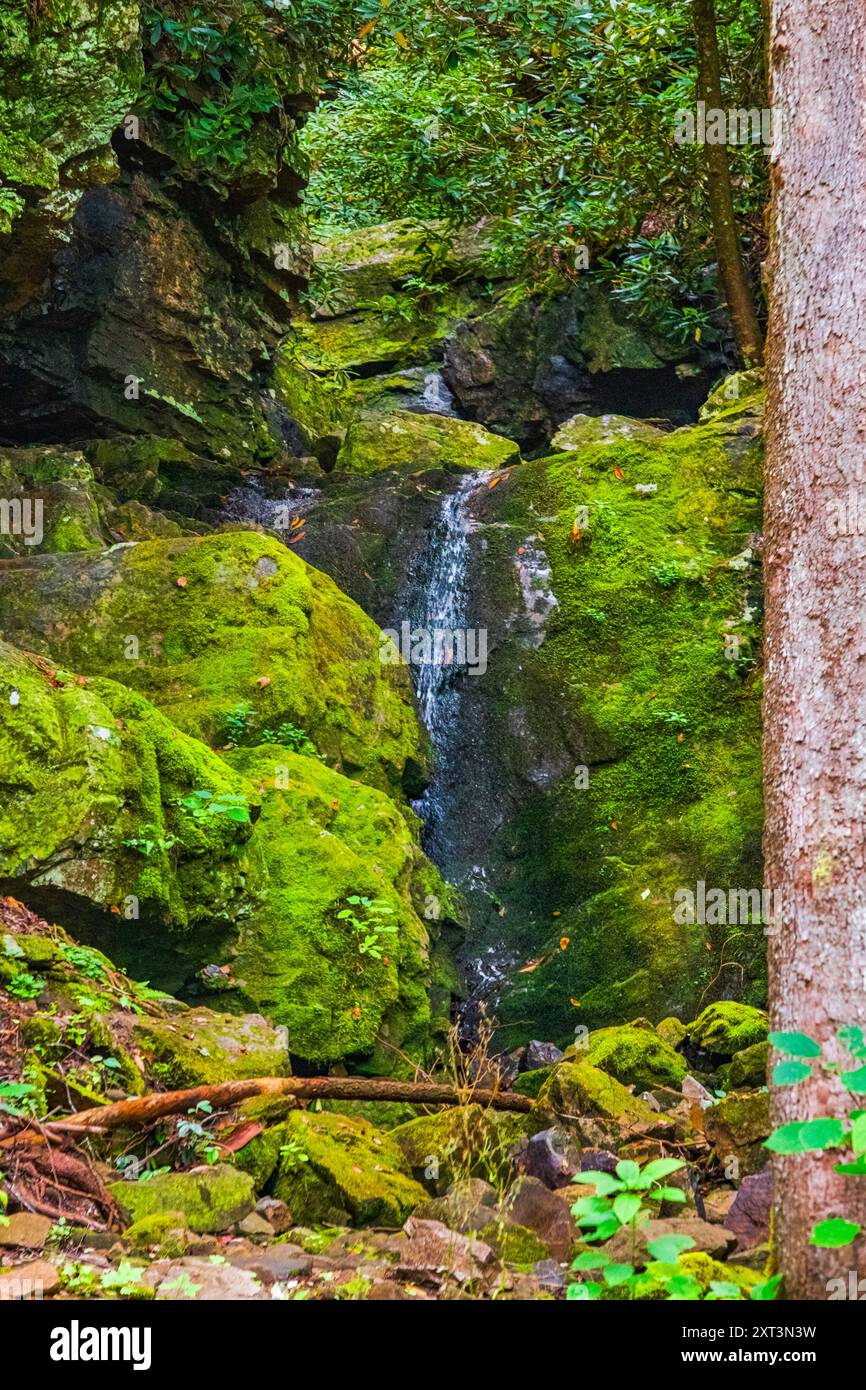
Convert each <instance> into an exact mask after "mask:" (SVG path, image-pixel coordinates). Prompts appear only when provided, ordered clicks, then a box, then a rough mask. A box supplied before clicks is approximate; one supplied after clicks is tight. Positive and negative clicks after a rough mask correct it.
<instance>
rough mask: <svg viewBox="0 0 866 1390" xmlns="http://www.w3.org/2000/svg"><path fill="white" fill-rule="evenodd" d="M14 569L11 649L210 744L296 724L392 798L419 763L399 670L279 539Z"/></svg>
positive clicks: (3, 570)
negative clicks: (138, 698) (120, 689)
mask: <svg viewBox="0 0 866 1390" xmlns="http://www.w3.org/2000/svg"><path fill="white" fill-rule="evenodd" d="M17 563H18V562H15V561H10V562H9V563H8V564H6V565H3V566H0V607H2V609H3V618H2V620H0V621H2V624H3V628H4V630H5V634H6V635H7V636H10V640H12V641H16V640H20V642H21V643H22V645H24V646H26V647H27V648H28V649H29V650H34V651H35V650H40V651H42V652H44V653H45V654H46V655H48V656H50V658H51V659H52V660H53V661H54V662H55V663H58V664H60V665H62V666H65V667H67V668H68V669H71V670H74V671H76V672H77V673H81V674H84V675H85V676H88V677H89V676H97V675H99V676H108V677H111V678H112V679H113V680H116V681H119V682H122V683H123V684H125V685H127V686H129V687H132V688H134V689H135V690H137V691H138V692H139V693H141V694H144V695H145V696H147V698H148V699H150V700H152V701H153V703H154V704H155V705H157V706H158V707H159V708H160V709H161V710H162V711H163V713H164V714H166V715H167V716H168V717H169V718H170V719H171V720H172V721H174V722H175V723H176V725H177V727H178V728H180V729H182V730H183V731H184V732H186V733H188V734H191V735H193V736H194V737H196V738H199V739H201V740H202V741H203V742H205V743H208V744H211V745H212V746H216V747H224V746H225V745H226V744H228V743H229V742H231V741H232V739H234V741H235V742H241V743H243V744H245V745H247V744H249V745H252V744H256V743H258V744H261V743H263V742H267V741H270V742H274V741H276V736H277V735H278V734H279V731H280V726H281V725H292V726H293V727H294V729H295V730H296V731H297V730H299V729H300V730H302V731H304V732H305V733H306V735H307V737H308V739H310V740H312V743H313V744H314V745H315V747H316V749H317V750H318V751H319V753H320V754H322V756H323V757H325V758H326V759H327V760H328V762H329V763H330V764H331V765H332V766H333V767H335V768H336V769H338V770H339V771H342V772H345V773H346V774H347V775H350V776H357V777H359V778H361V779H362V780H364V781H368V782H370V783H372V784H373V785H375V786H379V787H381V788H383V789H385V790H389V791H391V792H397V793H398V794H402V789H403V779H404V774H407V772H408V771H409V770H411V773H412V775H413V776H414V778H415V780H416V782H417V779H418V776H419V773H420V771H421V769H423V767H424V766H425V765H426V743H425V741H424V739H423V736H422V734H421V731H420V728H419V725H418V722H417V719H416V716H415V712H414V709H413V706H412V698H411V685H410V682H409V677H408V674H407V671H406V669H405V667H403V666H401V665H395V664H392V663H388V662H384V661H382V660H381V659H380V654H381V646H382V640H381V633H380V630H379V628H378V627H377V626H376V624H375V623H373V622H372V620H371V619H370V618H368V617H367V616H366V614H364V613H363V612H362V611H361V609H360V608H358V607H357V606H356V604H354V603H353V602H352V600H351V599H349V598H347V597H346V596H345V595H344V594H342V593H341V592H340V591H339V589H337V587H336V586H335V585H334V583H333V582H332V580H330V579H329V578H327V576H326V575H324V574H322V573H321V572H320V571H318V570H315V569H313V568H312V567H311V566H309V565H307V564H305V563H304V561H303V560H301V559H299V558H298V556H296V555H294V554H292V552H291V551H290V550H288V549H287V548H286V546H284V545H281V544H280V543H279V542H278V541H276V540H273V539H270V538H269V537H266V536H263V535H259V534H256V533H253V532H220V533H219V534H217V535H212V536H203V537H193V538H183V539H179V540H153V541H143V542H141V543H140V544H137V545H129V546H121V547H117V548H115V549H112V550H111V551H109V552H108V553H107V554H103V555H89V554H88V555H84V554H82V555H76V556H75V557H74V559H73V558H72V557H69V556H63V557H56V556H49V555H45V556H39V557H33V558H32V559H28V561H27V565H28V570H27V583H26V584H23V583H22V582H21V580H22V576H21V573H20V571H19V569H18V567H17ZM22 563H23V562H22ZM13 629H14V632H15V634H17V635H16V636H11V634H12V632H13ZM269 734H270V737H268V735H269ZM200 785H205V786H206V785H207V784H206V783H201V784H200Z"/></svg>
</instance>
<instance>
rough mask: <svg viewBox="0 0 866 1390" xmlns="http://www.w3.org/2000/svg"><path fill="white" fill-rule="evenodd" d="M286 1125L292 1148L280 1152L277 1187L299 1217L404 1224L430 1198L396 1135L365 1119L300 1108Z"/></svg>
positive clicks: (276, 1192) (274, 1188) (274, 1184)
mask: <svg viewBox="0 0 866 1390" xmlns="http://www.w3.org/2000/svg"><path fill="white" fill-rule="evenodd" d="M281 1128H282V1130H283V1134H284V1136H285V1139H284V1145H285V1144H288V1145H290V1146H291V1147H290V1149H289V1152H288V1153H287V1154H283V1155H281V1156H280V1159H279V1162H278V1165H277V1171H276V1175H275V1177H274V1178H273V1181H272V1191H273V1194H274V1196H276V1197H280V1198H282V1200H283V1201H285V1202H287V1203H288V1205H289V1207H290V1208H291V1210H292V1213H293V1214H294V1216H295V1218H296V1219H297V1220H299V1221H302V1222H311V1221H313V1222H318V1221H329V1220H333V1219H334V1214H336V1213H339V1212H348V1213H349V1216H350V1217H351V1219H352V1221H353V1222H354V1224H356V1225H380V1226H402V1224H403V1222H404V1221H405V1219H406V1217H407V1216H409V1215H410V1213H411V1212H412V1211H413V1210H414V1208H415V1207H416V1206H418V1205H419V1203H421V1202H422V1201H424V1200H425V1198H426V1193H425V1191H424V1189H423V1187H421V1186H420V1184H419V1183H416V1182H415V1181H414V1180H413V1179H412V1178H411V1177H409V1176H408V1173H407V1171H406V1164H405V1160H404V1158H403V1155H402V1153H401V1151H400V1149H399V1148H398V1147H397V1145H396V1143H395V1142H394V1140H393V1138H392V1136H391V1135H388V1134H385V1133H384V1132H383V1131H380V1130H377V1129H375V1128H374V1127H373V1125H370V1124H368V1123H367V1122H366V1121H365V1120H356V1119H350V1118H349V1117H348V1116H345V1115H332V1114H328V1113H327V1112H324V1111H322V1112H319V1113H316V1112H313V1111H303V1112H301V1111H298V1112H297V1113H295V1114H292V1115H290V1116H289V1118H288V1119H287V1121H286V1123H285V1125H284V1126H282V1127H281Z"/></svg>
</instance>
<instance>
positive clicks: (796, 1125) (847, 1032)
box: [764, 1026, 866, 1250]
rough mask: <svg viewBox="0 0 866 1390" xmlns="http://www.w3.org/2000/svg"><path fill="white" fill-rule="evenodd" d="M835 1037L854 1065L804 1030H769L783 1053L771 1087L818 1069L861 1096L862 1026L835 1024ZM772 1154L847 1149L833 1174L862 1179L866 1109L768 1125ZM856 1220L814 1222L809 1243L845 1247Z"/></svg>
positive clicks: (795, 1082)
mask: <svg viewBox="0 0 866 1390" xmlns="http://www.w3.org/2000/svg"><path fill="white" fill-rule="evenodd" d="M836 1039H837V1041H838V1042H839V1043H841V1044H842V1047H843V1048H845V1050H846V1051H847V1052H848V1054H849V1056H850V1057H851V1060H852V1062H853V1063H854V1064H855V1065H852V1066H847V1067H844V1066H842V1065H841V1064H840V1063H839V1062H834V1061H832V1060H831V1059H830V1058H828V1057H827V1056H825V1054H824V1050H823V1048H822V1047H821V1045H820V1043H817V1042H816V1041H815V1040H814V1038H810V1037H809V1035H808V1034H807V1033H771V1034H770V1043H771V1045H772V1046H773V1047H774V1048H776V1049H777V1051H779V1052H781V1053H783V1054H784V1056H785V1061H783V1062H777V1063H776V1065H775V1067H774V1068H773V1085H774V1086H799V1085H801V1083H802V1082H804V1081H809V1080H811V1079H812V1077H813V1075H814V1074H815V1072H816V1071H818V1070H820V1071H822V1072H824V1073H825V1074H826V1075H828V1076H836V1077H838V1079H839V1081H841V1083H842V1085H843V1086H844V1087H845V1089H846V1090H848V1091H850V1092H851V1093H852V1095H861V1096H862V1095H864V1094H866V1039H864V1036H863V1030H862V1028H857V1027H853V1026H846V1027H844V1028H840V1029H839V1031H838V1032H837V1034H836ZM764 1147H765V1148H767V1149H770V1150H771V1151H772V1152H773V1153H778V1154H805V1153H820V1152H821V1151H822V1150H825V1149H850V1150H851V1153H852V1161H851V1162H848V1161H845V1162H840V1163H836V1164H834V1166H833V1171H834V1173H841V1174H843V1175H844V1176H845V1177H866V1110H863V1109H860V1108H857V1107H852V1109H851V1110H850V1112H849V1115H848V1120H847V1123H846V1121H844V1120H841V1119H837V1118H835V1117H833V1116H823V1117H820V1118H818V1119H813V1120H794V1121H792V1122H790V1123H788V1124H784V1125H780V1126H779V1127H778V1129H774V1130H773V1133H772V1134H771V1135H770V1137H769V1139H768V1140H767V1141H766V1144H765V1145H764ZM860 1231H861V1227H860V1225H859V1224H858V1223H857V1222H856V1221H849V1220H848V1219H847V1218H846V1217H844V1216H834V1217H831V1218H829V1219H828V1220H826V1221H819V1222H818V1224H817V1225H816V1226H815V1227H814V1229H813V1231H812V1234H811V1237H810V1244H812V1245H817V1246H820V1247H821V1248H822V1249H826V1250H834V1249H838V1248H839V1247H840V1246H843V1245H850V1244H851V1243H852V1242H853V1241H854V1240H856V1238H857V1236H858V1235H859V1234H860Z"/></svg>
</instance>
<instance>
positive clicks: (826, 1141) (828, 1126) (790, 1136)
mask: <svg viewBox="0 0 866 1390" xmlns="http://www.w3.org/2000/svg"><path fill="white" fill-rule="evenodd" d="M844 1139H845V1127H844V1125H843V1124H842V1121H841V1120H834V1119H831V1118H830V1117H829V1116H828V1117H826V1118H822V1119H820V1120H805V1121H799V1120H795V1121H793V1122H792V1123H791V1124H787V1125H780V1126H779V1128H778V1129H774V1130H773V1133H772V1134H771V1135H770V1137H769V1139H767V1140H765V1142H764V1148H765V1149H770V1151H771V1152H772V1153H777V1154H804V1153H811V1152H814V1151H815V1150H818V1149H833V1148H838V1147H839V1146H840V1145H841V1144H842V1143H843V1141H844Z"/></svg>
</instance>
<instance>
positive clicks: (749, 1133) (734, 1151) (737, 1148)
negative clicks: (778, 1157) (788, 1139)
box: [704, 1089, 770, 1180]
mask: <svg viewBox="0 0 866 1390" xmlns="http://www.w3.org/2000/svg"><path fill="white" fill-rule="evenodd" d="M704 1133H705V1134H706V1136H707V1139H708V1140H709V1142H710V1143H711V1144H712V1146H713V1148H714V1149H715V1151H716V1153H717V1155H718V1157H719V1160H720V1162H721V1163H722V1164H723V1165H724V1166H725V1168H726V1171H728V1172H729V1175H730V1177H731V1178H733V1179H734V1180H738V1179H739V1178H742V1177H746V1176H747V1175H748V1174H750V1173H757V1172H758V1170H759V1169H760V1168H763V1166H764V1164H765V1163H766V1162H767V1150H766V1149H765V1148H764V1140H765V1139H766V1138H767V1137H768V1136H769V1133H770V1096H769V1092H768V1091H767V1090H766V1089H765V1090H762V1091H732V1092H731V1094H730V1095H727V1096H725V1097H724V1099H723V1100H720V1101H717V1102H716V1104H715V1105H709V1106H707V1108H706V1110H705V1111H704Z"/></svg>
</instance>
